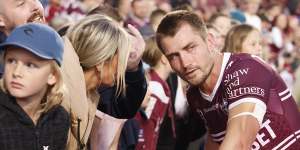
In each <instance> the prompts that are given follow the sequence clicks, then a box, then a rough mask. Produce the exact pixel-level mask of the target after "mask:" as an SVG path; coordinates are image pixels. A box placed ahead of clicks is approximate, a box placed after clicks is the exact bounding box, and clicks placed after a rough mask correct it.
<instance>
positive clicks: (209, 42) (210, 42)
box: [206, 32, 216, 51]
mask: <svg viewBox="0 0 300 150" xmlns="http://www.w3.org/2000/svg"><path fill="white" fill-rule="evenodd" d="M206 40H207V47H208V49H209V51H214V50H215V48H216V47H215V45H216V39H215V36H214V35H213V34H212V33H209V32H208V33H207V37H206Z"/></svg>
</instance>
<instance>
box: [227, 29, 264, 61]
mask: <svg viewBox="0 0 300 150" xmlns="http://www.w3.org/2000/svg"><path fill="white" fill-rule="evenodd" d="M222 51H223V52H231V53H249V54H253V55H257V56H262V46H261V35H260V32H259V31H258V29H256V28H255V27H252V26H250V25H247V24H242V25H237V26H235V27H233V28H232V29H231V30H229V32H228V34H227V36H226V39H225V45H224V48H223V50H222Z"/></svg>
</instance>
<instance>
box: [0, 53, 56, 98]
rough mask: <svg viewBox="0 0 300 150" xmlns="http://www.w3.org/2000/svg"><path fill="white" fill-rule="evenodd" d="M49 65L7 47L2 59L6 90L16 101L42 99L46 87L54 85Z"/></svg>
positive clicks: (54, 78) (34, 56) (49, 62)
mask: <svg viewBox="0 0 300 150" xmlns="http://www.w3.org/2000/svg"><path fill="white" fill-rule="evenodd" d="M51 63H52V61H51V60H45V59H42V58H40V57H38V56H36V55H34V54H32V53H30V52H28V51H26V50H24V49H22V48H17V47H9V48H8V49H7V51H6V54H5V58H4V67H5V69H4V77H3V78H4V83H5V86H6V89H7V90H8V92H9V93H10V94H11V95H12V96H14V97H16V98H17V99H32V98H42V97H43V96H44V95H45V94H46V91H47V88H48V85H53V84H55V83H56V77H55V75H54V74H53V69H52V66H51Z"/></svg>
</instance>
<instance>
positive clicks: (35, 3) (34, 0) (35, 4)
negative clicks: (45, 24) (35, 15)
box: [28, 0, 40, 12]
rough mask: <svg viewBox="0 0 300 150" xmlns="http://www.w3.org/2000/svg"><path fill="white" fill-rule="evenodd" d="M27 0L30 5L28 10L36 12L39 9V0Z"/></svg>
mask: <svg viewBox="0 0 300 150" xmlns="http://www.w3.org/2000/svg"><path fill="white" fill-rule="evenodd" d="M28 1H29V2H28V3H29V6H30V10H31V11H33V12H37V11H38V10H39V7H40V2H39V0H28Z"/></svg>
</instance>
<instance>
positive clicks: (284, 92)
mask: <svg viewBox="0 0 300 150" xmlns="http://www.w3.org/2000/svg"><path fill="white" fill-rule="evenodd" d="M287 92H289V89H288V88H287V89H286V90H284V91H283V92H280V93H279V96H282V95H284V94H286V93H287Z"/></svg>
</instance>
